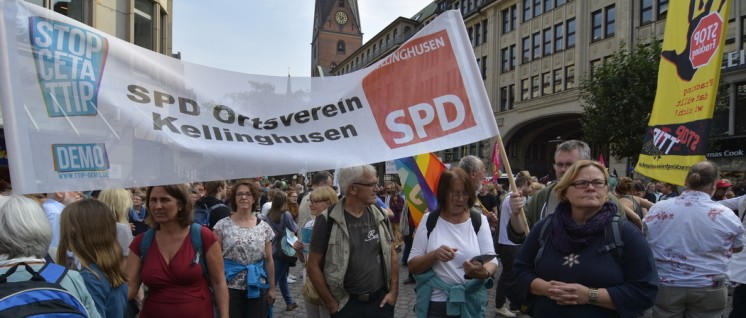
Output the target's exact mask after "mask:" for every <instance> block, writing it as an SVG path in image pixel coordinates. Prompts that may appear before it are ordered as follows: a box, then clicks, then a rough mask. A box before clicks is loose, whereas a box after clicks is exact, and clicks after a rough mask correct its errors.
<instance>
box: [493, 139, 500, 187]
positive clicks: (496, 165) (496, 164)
mask: <svg viewBox="0 0 746 318" xmlns="http://www.w3.org/2000/svg"><path fill="white" fill-rule="evenodd" d="M492 171H493V172H494V174H493V179H494V178H497V179H500V145H499V144H498V143H497V142H495V146H494V148H493V149H492Z"/></svg>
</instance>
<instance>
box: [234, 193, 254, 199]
mask: <svg viewBox="0 0 746 318" xmlns="http://www.w3.org/2000/svg"><path fill="white" fill-rule="evenodd" d="M253 196H254V195H253V194H251V192H236V198H243V197H247V198H249V197H253Z"/></svg>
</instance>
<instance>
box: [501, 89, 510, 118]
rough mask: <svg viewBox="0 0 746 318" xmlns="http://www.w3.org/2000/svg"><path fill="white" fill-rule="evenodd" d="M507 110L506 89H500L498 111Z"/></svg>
mask: <svg viewBox="0 0 746 318" xmlns="http://www.w3.org/2000/svg"><path fill="white" fill-rule="evenodd" d="M506 110H508V87H507V86H505V87H501V88H500V111H501V112H504V111H506Z"/></svg>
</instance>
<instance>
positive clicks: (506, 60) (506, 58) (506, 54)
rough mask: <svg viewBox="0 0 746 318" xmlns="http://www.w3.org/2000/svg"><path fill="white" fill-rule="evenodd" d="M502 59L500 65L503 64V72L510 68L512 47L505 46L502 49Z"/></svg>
mask: <svg viewBox="0 0 746 318" xmlns="http://www.w3.org/2000/svg"><path fill="white" fill-rule="evenodd" d="M500 60H501V61H502V62H501V64H500V65H502V67H501V69H502V71H503V73H505V72H507V71H509V70H510V48H507V47H506V48H504V49H502V50H500Z"/></svg>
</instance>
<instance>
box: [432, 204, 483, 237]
mask: <svg viewBox="0 0 746 318" xmlns="http://www.w3.org/2000/svg"><path fill="white" fill-rule="evenodd" d="M439 216H440V209H435V211H433V212H430V214H429V215H428V216H427V221H426V223H425V228H427V238H428V239H429V238H430V232H432V231H433V229H434V228H435V223H438V217H439ZM469 218H471V225H472V226H473V227H474V234H479V228H480V227H482V213H479V212H477V211H475V210H473V209H469Z"/></svg>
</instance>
